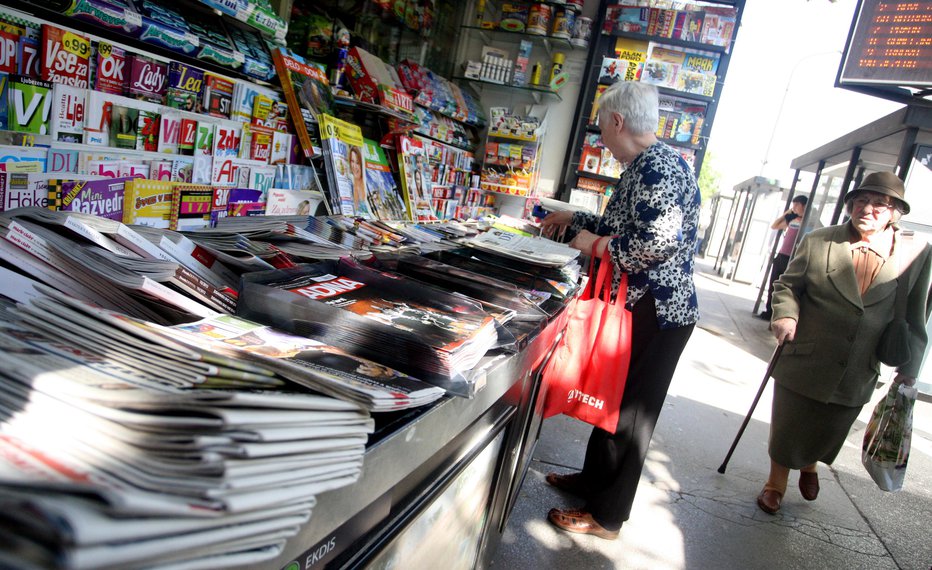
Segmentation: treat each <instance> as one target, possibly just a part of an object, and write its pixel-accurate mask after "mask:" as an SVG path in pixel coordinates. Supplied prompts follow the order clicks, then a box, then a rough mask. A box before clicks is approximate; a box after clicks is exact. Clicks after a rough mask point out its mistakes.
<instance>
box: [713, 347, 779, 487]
mask: <svg viewBox="0 0 932 570" xmlns="http://www.w3.org/2000/svg"><path fill="white" fill-rule="evenodd" d="M781 352H783V344H778V345H777V348H775V349H774V351H773V356H771V357H770V364H768V365H767V372H765V373H764V381H763V382H761V383H760V388H759V389H758V390H757V396H754V401H753V402H751V409H750V410H748V415H747V416H745V417H744V422H743V423H742V424H741V428H740V429H739V430H738V434H737V435H736V436H735V441H733V442H732V444H731V449H729V450H728V455H726V456H725V461H722V466H721V467H719V468H718V472H719V473H725V467H726V466H728V461H729V460H730V459H731V454H732V453H734V452H735V448H736V447H738V440H740V439H741V436H742V435H744V429H745V428H746V427H748V423H749V422H750V421H751V414H753V413H754V408H756V407H757V402H759V401H760V397H761V396H762V395H763V394H764V388H766V387H767V381H768V380H770V375H771V374H773V369H774V368H775V367H776V366H777V360H779V359H780V353H781Z"/></svg>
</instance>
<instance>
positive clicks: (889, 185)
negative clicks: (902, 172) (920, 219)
mask: <svg viewBox="0 0 932 570" xmlns="http://www.w3.org/2000/svg"><path fill="white" fill-rule="evenodd" d="M859 192H876V193H878V194H883V195H885V196H890V197H891V198H895V199H896V200H897V201H898V202H899V203H900V210H901V211H902V212H903V213H904V214H908V213H909V202H907V201H906V187H905V186H904V185H903V181H902V180H900V179H899V178H898V177H897V176H896V174H893V173H892V172H874V173H872V174H868V175H867V176H865V177H864V180H862V181H861V185H860V186H858V187H857V188H855V189H854V190H852V191H851V192H848V193H847V194H845V202H847V201H848V200H850V199H851V198H853V197H854V195H855V194H857V193H859Z"/></svg>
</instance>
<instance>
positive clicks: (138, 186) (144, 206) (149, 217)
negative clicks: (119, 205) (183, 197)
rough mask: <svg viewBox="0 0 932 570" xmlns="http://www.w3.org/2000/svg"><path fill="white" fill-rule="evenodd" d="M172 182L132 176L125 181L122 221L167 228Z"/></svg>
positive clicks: (169, 215) (170, 208)
mask: <svg viewBox="0 0 932 570" xmlns="http://www.w3.org/2000/svg"><path fill="white" fill-rule="evenodd" d="M173 184H174V183H172V182H160V181H156V180H145V179H142V178H133V179H131V180H128V181H127V182H126V186H125V192H124V196H123V223H124V224H139V225H142V226H152V227H155V228H166V229H167V228H168V226H169V223H170V222H171V212H172V186H173Z"/></svg>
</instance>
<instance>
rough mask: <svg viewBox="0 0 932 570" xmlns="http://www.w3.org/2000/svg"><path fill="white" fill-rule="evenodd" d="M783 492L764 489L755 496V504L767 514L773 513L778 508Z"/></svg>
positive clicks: (777, 510) (775, 512)
mask: <svg viewBox="0 0 932 570" xmlns="http://www.w3.org/2000/svg"><path fill="white" fill-rule="evenodd" d="M782 501H783V493H781V492H780V491H776V490H774V489H764V490H763V491H761V492H760V495H758V496H757V506H758V507H760V510H762V511H764V512H765V513H767V514H770V515H775V514H777V512H779V510H780V503H781V502H782Z"/></svg>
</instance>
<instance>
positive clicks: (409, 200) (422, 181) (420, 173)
mask: <svg viewBox="0 0 932 570" xmlns="http://www.w3.org/2000/svg"><path fill="white" fill-rule="evenodd" d="M396 145H397V148H398V149H399V152H398V166H399V168H400V170H401V186H402V190H403V196H404V199H405V207H406V208H407V210H408V219H409V220H414V221H417V222H433V221H437V220H438V219H439V218H438V217H437V214H436V213H435V212H434V208H433V206H432V205H431V182H430V180H431V176H430V165H429V163H428V160H427V155H426V154H425V153H424V145H423V144H421V141H419V140H418V139H415V138H411V137H406V136H399V137H398V141H397V143H396Z"/></svg>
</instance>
